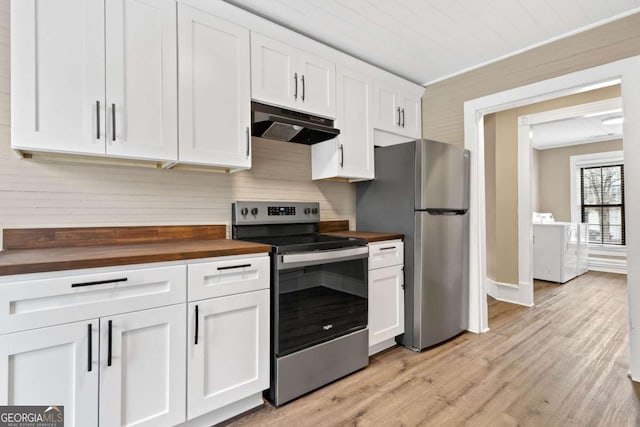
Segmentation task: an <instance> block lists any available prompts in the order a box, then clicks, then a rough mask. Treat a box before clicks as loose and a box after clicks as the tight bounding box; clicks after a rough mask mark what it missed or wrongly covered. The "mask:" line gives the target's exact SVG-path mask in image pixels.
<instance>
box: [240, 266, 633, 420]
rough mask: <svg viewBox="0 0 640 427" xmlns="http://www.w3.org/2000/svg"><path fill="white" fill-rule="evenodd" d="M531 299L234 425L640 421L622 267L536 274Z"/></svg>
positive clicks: (495, 305)
mask: <svg viewBox="0 0 640 427" xmlns="http://www.w3.org/2000/svg"><path fill="white" fill-rule="evenodd" d="M535 301H536V306H535V307H532V308H526V307H521V306H516V305H512V304H506V303H503V302H499V301H495V300H493V301H491V302H490V304H489V314H490V320H489V325H490V327H491V331H490V332H488V333H486V334H481V335H475V334H471V333H464V334H462V335H460V336H458V337H456V338H454V339H453V340H450V341H448V342H447V343H445V344H443V345H440V346H438V347H436V348H433V349H430V350H428V351H424V352H422V353H414V352H412V351H410V350H407V349H405V348H402V347H395V348H393V349H390V350H388V351H386V352H384V353H382V354H378V355H376V356H374V357H373V358H372V359H371V361H370V365H369V367H368V368H366V369H364V370H361V371H359V372H357V373H355V374H352V375H350V376H348V377H346V378H344V379H342V380H339V381H337V382H335V383H333V384H331V385H328V386H326V387H324V388H322V389H320V390H317V391H315V392H313V393H310V394H308V395H306V396H304V397H302V398H300V399H298V400H296V401H294V402H291V403H289V404H288V405H285V406H283V407H281V408H274V407H272V406H270V405H269V404H266V405H265V407H263V408H260V409H258V410H256V411H254V412H252V413H249V414H247V415H244V416H242V417H239V418H238V419H235V420H232V421H231V422H229V423H227V424H228V425H232V426H296V427H297V426H463V425H469V426H640V384H636V383H633V382H631V380H630V379H629V378H628V377H627V369H628V326H627V303H626V301H627V291H626V276H622V275H616V274H609V273H599V272H589V273H588V274H585V275H583V276H581V277H579V278H577V279H574V280H573V281H571V282H569V283H567V284H565V285H557V284H552V283H547V282H536V284H535Z"/></svg>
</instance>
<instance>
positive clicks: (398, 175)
mask: <svg viewBox="0 0 640 427" xmlns="http://www.w3.org/2000/svg"><path fill="white" fill-rule="evenodd" d="M375 170H376V179H375V180H374V181H368V182H362V183H358V186H357V205H356V207H357V213H356V225H357V228H358V230H363V231H380V232H402V233H404V236H405V260H404V265H405V273H404V274H405V277H404V283H405V333H404V335H402V336H400V337H399V338H398V341H399V342H400V343H401V344H403V345H405V346H407V347H409V348H412V349H415V350H422V349H424V348H426V347H429V346H432V345H434V344H438V343H440V342H442V341H444V340H447V339H449V338H451V337H453V336H455V335H457V334H459V333H460V332H462V331H464V330H465V329H467V327H468V309H469V304H468V281H469V280H468V279H469V271H468V269H469V267H468V265H469V263H468V251H469V214H468V210H469V151H468V150H463V149H462V148H459V147H456V146H454V145H450V144H444V143H441V142H436V141H428V140H418V141H412V142H407V143H403V144H398V145H392V146H388V147H376V149H375Z"/></svg>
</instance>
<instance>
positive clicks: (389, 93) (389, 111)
mask: <svg viewBox="0 0 640 427" xmlns="http://www.w3.org/2000/svg"><path fill="white" fill-rule="evenodd" d="M373 96H374V97H373V99H374V102H373V103H374V108H373V111H374V124H375V127H376V128H377V129H380V130H385V131H388V132H397V131H398V129H399V127H400V123H401V122H400V119H401V117H400V107H399V104H398V92H397V90H396V89H395V88H393V87H392V86H389V85H386V84H384V83H381V82H379V81H376V82H375V84H374V95H373Z"/></svg>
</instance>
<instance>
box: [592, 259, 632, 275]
mask: <svg viewBox="0 0 640 427" xmlns="http://www.w3.org/2000/svg"><path fill="white" fill-rule="evenodd" d="M589 270H593V271H604V272H607V273H618V274H627V260H626V258H625V259H613V258H597V257H589Z"/></svg>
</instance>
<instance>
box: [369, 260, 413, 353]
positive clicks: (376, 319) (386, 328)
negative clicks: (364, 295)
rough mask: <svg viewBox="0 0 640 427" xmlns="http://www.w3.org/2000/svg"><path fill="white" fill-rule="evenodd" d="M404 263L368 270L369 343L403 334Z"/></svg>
mask: <svg viewBox="0 0 640 427" xmlns="http://www.w3.org/2000/svg"><path fill="white" fill-rule="evenodd" d="M403 285H404V272H403V266H401V265H396V266H393V267H386V268H379V269H377V270H371V271H369V346H370V347H371V346H373V345H375V344H378V343H380V342H382V341H385V340H387V339H389V338H393V337H395V336H397V335H400V334H402V333H404V289H403V287H402V286H403Z"/></svg>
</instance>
